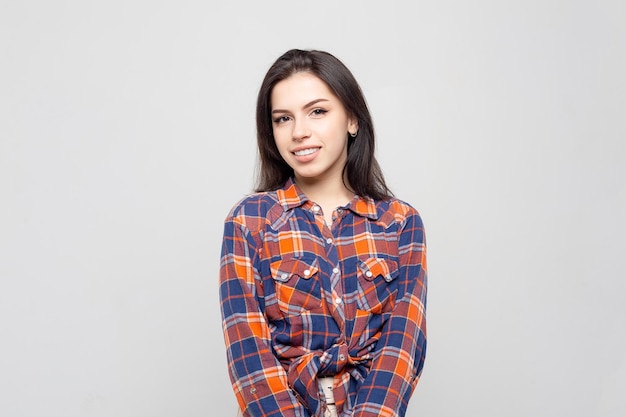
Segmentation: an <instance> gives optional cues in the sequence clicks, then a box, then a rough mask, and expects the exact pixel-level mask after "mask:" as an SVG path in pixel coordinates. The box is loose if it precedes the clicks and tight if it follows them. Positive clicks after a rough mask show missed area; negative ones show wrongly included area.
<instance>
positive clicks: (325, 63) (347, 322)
mask: <svg viewBox="0 0 626 417" xmlns="http://www.w3.org/2000/svg"><path fill="white" fill-rule="evenodd" d="M257 139H258V147H259V154H260V157H261V164H260V172H259V185H258V188H257V193H255V194H251V195H249V196H248V197H246V198H244V199H243V200H242V201H240V202H239V203H237V204H236V205H235V206H234V208H233V209H232V210H231V212H230V213H229V215H228V216H227V218H226V221H225V227H224V239H223V244H222V257H221V264H220V265H221V269H220V300H221V311H222V318H223V327H224V336H225V342H226V348H227V355H228V359H229V364H228V365H229V373H230V377H231V380H232V383H233V389H234V391H235V395H236V397H237V401H238V403H239V406H240V408H241V412H242V413H243V415H245V416H320V417H321V416H328V417H331V416H347V415H351V416H361V417H364V416H374V415H375V416H403V415H404V414H405V412H406V408H407V405H408V401H409V398H410V397H411V395H412V393H413V390H414V389H415V386H416V384H417V381H418V379H419V376H420V374H421V371H422V367H423V364H424V358H425V352H426V320H425V305H426V247H425V237H424V228H423V225H422V221H421V218H420V216H419V214H418V212H417V211H416V210H415V209H414V208H413V207H411V206H410V205H409V204H408V203H405V202H403V201H401V200H399V199H397V198H395V197H393V196H392V194H391V192H390V191H389V189H388V188H387V185H386V184H385V181H384V178H383V176H382V172H381V170H380V168H379V166H378V163H377V162H376V159H375V157H374V148H375V147H374V130H373V127H372V121H371V116H370V113H369V110H368V108H367V105H366V102H365V98H364V97H363V94H362V92H361V89H360V87H359V85H358V83H357V82H356V80H355V79H354V77H353V76H352V74H351V73H350V71H349V70H348V69H347V68H346V67H345V66H344V65H343V63H341V62H340V61H339V60H338V59H337V58H335V57H334V56H332V55H331V54H328V53H326V52H322V51H301V50H291V51H288V52H287V53H285V54H284V55H283V56H281V57H280V58H279V59H278V60H277V61H276V62H275V63H274V64H273V65H272V67H271V68H270V69H269V71H268V72H267V74H266V76H265V79H264V81H263V83H262V85H261V88H260V91H259V97H258V102H257Z"/></svg>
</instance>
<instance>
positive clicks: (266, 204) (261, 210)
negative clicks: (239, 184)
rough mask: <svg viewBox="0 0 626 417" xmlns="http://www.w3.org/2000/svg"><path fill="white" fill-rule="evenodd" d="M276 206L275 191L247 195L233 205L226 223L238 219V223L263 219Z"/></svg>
mask: <svg viewBox="0 0 626 417" xmlns="http://www.w3.org/2000/svg"><path fill="white" fill-rule="evenodd" d="M278 204H279V202H278V198H277V196H276V191H265V192H257V193H251V194H247V195H245V196H244V197H242V198H241V199H240V200H239V201H238V202H237V203H235V205H233V207H232V208H231V209H230V211H229V212H228V215H227V216H226V221H231V220H235V221H237V219H239V221H240V222H243V223H247V222H248V221H249V220H250V219H258V218H265V217H267V215H268V213H269V212H270V211H271V210H272V209H273V208H274V207H276V206H277V205H278ZM246 219H247V220H248V221H246Z"/></svg>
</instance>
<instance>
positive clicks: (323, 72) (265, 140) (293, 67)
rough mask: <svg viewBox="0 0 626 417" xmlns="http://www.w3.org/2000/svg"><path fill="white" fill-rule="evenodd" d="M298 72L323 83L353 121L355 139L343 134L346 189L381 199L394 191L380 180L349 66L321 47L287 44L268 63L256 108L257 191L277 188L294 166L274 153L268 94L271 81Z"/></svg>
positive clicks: (369, 126)
mask: <svg viewBox="0 0 626 417" xmlns="http://www.w3.org/2000/svg"><path fill="white" fill-rule="evenodd" d="M297 72H308V73H311V74H313V75H315V76H316V77H318V78H319V79H321V80H322V81H324V82H325V83H326V85H328V87H329V88H330V90H331V91H332V92H333V93H334V94H335V95H336V96H337V97H338V98H339V100H340V101H341V103H342V104H343V106H344V108H345V109H346V111H347V113H348V115H349V116H351V117H354V118H355V119H356V120H357V122H358V127H359V131H358V135H357V137H356V138H353V137H351V136H350V135H348V133H347V132H346V134H347V135H348V158H347V160H346V165H345V166H344V168H343V172H344V175H345V178H347V180H348V184H349V188H350V189H351V190H352V191H353V192H354V193H355V194H357V195H359V196H361V197H371V198H373V199H375V200H385V199H388V198H390V197H391V196H392V195H393V194H392V193H391V191H390V190H389V188H388V187H387V185H386V184H385V179H384V177H383V173H382V171H381V169H380V166H379V165H378V162H377V161H376V158H375V156H374V126H373V123H372V117H371V115H370V112H369V109H368V108H367V103H366V102H365V97H364V96H363V92H362V91H361V87H359V84H358V83H357V81H356V79H355V78H354V76H353V75H352V73H351V72H350V70H349V69H348V68H347V67H346V66H345V65H344V64H343V63H342V62H341V61H340V60H339V59H337V58H336V57H334V56H333V55H331V54H329V53H328V52H324V51H316V50H311V51H303V50H299V49H292V50H290V51H287V52H285V53H284V54H283V55H282V56H281V57H280V58H278V59H277V60H276V62H274V64H272V66H271V67H270V69H269V70H268V71H267V74H265V78H264V79H263V83H262V84H261V88H260V89H259V96H258V98H257V107H256V126H257V144H258V147H259V156H260V164H259V171H258V176H257V187H256V191H272V190H276V189H278V188H280V187H282V186H283V185H284V184H285V182H286V181H287V180H288V179H289V177H291V176H293V174H294V173H293V169H291V167H290V166H289V165H287V163H286V162H285V161H284V160H283V158H282V156H280V153H279V152H278V148H277V147H276V142H275V141H274V136H273V130H272V117H271V112H272V104H271V100H270V99H271V94H272V90H273V89H274V86H275V85H276V84H277V83H278V82H280V81H282V80H284V79H286V78H288V77H290V76H291V75H293V74H295V73H297Z"/></svg>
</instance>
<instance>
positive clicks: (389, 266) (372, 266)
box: [359, 258, 398, 282]
mask: <svg viewBox="0 0 626 417" xmlns="http://www.w3.org/2000/svg"><path fill="white" fill-rule="evenodd" d="M359 269H360V270H361V273H362V274H363V277H364V278H365V279H366V280H368V281H372V280H374V278H376V277H377V276H382V277H383V278H384V280H385V281H387V282H391V281H393V280H394V279H396V278H397V277H398V263H397V262H396V261H393V260H391V259H384V258H367V259H364V260H360V261H359Z"/></svg>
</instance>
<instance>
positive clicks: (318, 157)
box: [270, 72, 358, 183]
mask: <svg viewBox="0 0 626 417" xmlns="http://www.w3.org/2000/svg"><path fill="white" fill-rule="evenodd" d="M270 100H271V108H272V127H273V132H274V140H275V141H276V146H277V147H278V151H279V152H280V154H281V156H282V157H283V159H284V160H285V162H286V163H287V164H288V165H289V166H290V167H291V168H292V169H293V171H294V173H295V176H296V181H297V180H302V181H306V182H309V183H310V182H318V181H325V180H329V179H330V180H336V179H338V180H340V181H341V179H342V178H341V175H342V171H343V167H344V165H345V163H346V159H347V155H348V133H356V131H357V130H358V126H357V123H356V121H355V119H354V118H352V117H349V116H348V114H347V112H346V110H345V108H344V106H343V104H342V103H341V101H340V100H339V98H338V97H337V96H335V95H334V94H333V92H332V91H331V90H330V89H329V88H328V86H327V85H326V83H325V82H323V81H322V80H321V79H319V78H318V77H316V76H315V75H313V74H311V73H308V72H298V73H296V74H294V75H292V76H290V77H289V78H286V79H284V80H283V81H280V82H279V83H277V84H276V85H275V86H274V89H273V90H272V94H271V97H270Z"/></svg>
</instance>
